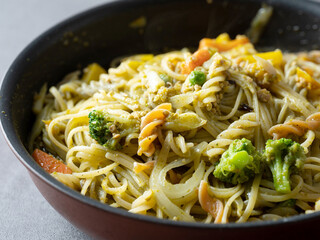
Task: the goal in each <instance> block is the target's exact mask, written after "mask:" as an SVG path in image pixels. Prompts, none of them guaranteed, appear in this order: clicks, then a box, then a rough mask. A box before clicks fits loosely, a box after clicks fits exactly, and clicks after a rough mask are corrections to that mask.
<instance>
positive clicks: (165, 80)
mask: <svg viewBox="0 0 320 240" xmlns="http://www.w3.org/2000/svg"><path fill="white" fill-rule="evenodd" d="M159 77H160V78H161V79H162V80H163V81H164V82H165V83H167V82H172V77H170V76H168V75H167V74H164V73H160V74H159Z"/></svg>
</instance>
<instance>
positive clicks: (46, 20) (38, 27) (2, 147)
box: [0, 0, 108, 240]
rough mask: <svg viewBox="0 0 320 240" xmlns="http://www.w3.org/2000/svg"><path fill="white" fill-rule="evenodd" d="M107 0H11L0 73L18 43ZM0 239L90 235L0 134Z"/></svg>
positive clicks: (2, 30) (5, 9) (3, 24)
mask: <svg viewBox="0 0 320 240" xmlns="http://www.w3.org/2000/svg"><path fill="white" fill-rule="evenodd" d="M105 2H108V1H106V0H90V1H89V0H68V1H66V0H54V1H41V0H27V1H24V0H10V1H1V8H0V46H1V51H0V79H1V81H2V79H3V77H4V75H5V72H6V71H7V69H8V68H9V66H10V64H11V63H12V62H13V60H14V59H15V57H16V56H17V55H18V54H19V52H21V51H22V49H23V48H24V47H25V46H26V45H27V44H28V43H30V42H31V41H32V40H33V39H34V38H36V37H37V36H38V35H39V34H41V33H42V32H44V31H45V30H47V29H48V28H50V27H52V26H53V25H55V24H56V23H58V22H60V21H62V20H64V19H66V18H68V17H70V16H72V15H74V14H76V13H78V12H81V11H83V10H86V9H88V8H91V7H94V6H97V5H100V4H102V3H105ZM0 156H1V160H0V161H1V167H2V170H1V173H0V182H1V183H2V187H1V190H0V196H1V197H0V239H8V240H10V239H55V240H56V239H91V238H90V237H89V236H87V235H85V234H84V233H82V232H81V231H80V230H79V229H77V228H76V227H74V226H73V225H71V224H70V223H69V222H68V221H67V220H65V219H64V218H63V217H62V216H60V215H59V214H58V213H57V212H56V211H55V210H54V209H53V208H52V207H51V206H50V205H49V203H47V201H46V200H45V199H44V198H43V197H42V195H41V194H40V193H39V192H38V190H37V188H36V187H35V185H34V184H33V182H32V181H31V178H30V176H29V175H28V172H27V170H26V169H25V168H24V167H23V166H22V164H20V162H19V161H18V160H17V159H16V157H15V156H14V155H13V153H12V152H11V150H10V149H9V147H8V146H7V143H6V142H5V140H4V137H3V135H2V133H1V134H0Z"/></svg>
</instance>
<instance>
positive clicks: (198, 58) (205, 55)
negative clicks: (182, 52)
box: [181, 49, 211, 74]
mask: <svg viewBox="0 0 320 240" xmlns="http://www.w3.org/2000/svg"><path fill="white" fill-rule="evenodd" d="M210 57H211V54H210V52H209V51H208V49H199V50H198V51H196V52H194V53H193V54H192V55H191V56H190V57H189V58H188V59H187V60H186V62H185V63H183V64H182V66H181V70H182V71H181V72H182V74H189V73H191V72H192V71H193V70H194V69H195V68H196V67H198V66H201V65H202V64H203V63H204V62H205V61H207V60H209V59H210Z"/></svg>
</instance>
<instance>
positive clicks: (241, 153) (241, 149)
mask: <svg viewBox="0 0 320 240" xmlns="http://www.w3.org/2000/svg"><path fill="white" fill-rule="evenodd" d="M261 161H262V155H261V153H259V152H258V151H257V150H256V149H255V147H254V146H253V145H252V143H251V141H250V140H248V139H246V138H243V139H241V140H240V139H237V140H234V141H233V142H232V144H231V145H230V146H229V148H228V150H227V151H225V152H224V153H223V154H222V156H221V158H220V162H219V163H218V165H217V166H216V168H215V170H214V172H213V174H214V176H215V177H216V178H218V179H220V180H221V181H223V182H228V183H232V184H234V185H236V184H238V183H244V182H246V181H248V180H249V179H251V178H253V177H254V176H255V175H256V174H258V173H260V170H261Z"/></svg>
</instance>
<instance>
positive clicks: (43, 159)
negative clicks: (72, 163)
mask: <svg viewBox="0 0 320 240" xmlns="http://www.w3.org/2000/svg"><path fill="white" fill-rule="evenodd" d="M32 157H33V158H34V160H36V162H37V163H38V164H39V165H40V166H41V167H42V168H43V169H44V170H45V171H46V172H48V173H53V172H60V173H65V174H71V173H72V170H71V169H70V168H69V167H68V166H67V165H65V164H64V163H63V162H61V161H59V160H58V159H56V158H54V157H53V156H51V155H49V154H48V153H45V152H43V151H41V150H40V149H35V150H34V152H33V153H32Z"/></svg>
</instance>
